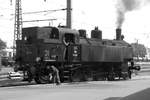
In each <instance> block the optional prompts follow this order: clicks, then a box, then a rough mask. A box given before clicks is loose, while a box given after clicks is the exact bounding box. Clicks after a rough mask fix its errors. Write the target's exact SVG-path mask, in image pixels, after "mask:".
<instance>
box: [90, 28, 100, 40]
mask: <svg viewBox="0 0 150 100" xmlns="http://www.w3.org/2000/svg"><path fill="white" fill-rule="evenodd" d="M91 38H95V39H101V40H102V31H101V30H99V29H98V27H95V29H94V30H92V31H91Z"/></svg>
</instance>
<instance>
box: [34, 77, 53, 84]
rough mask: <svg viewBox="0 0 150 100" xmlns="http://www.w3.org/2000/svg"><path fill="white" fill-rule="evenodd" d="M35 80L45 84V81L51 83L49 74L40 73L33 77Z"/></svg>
mask: <svg viewBox="0 0 150 100" xmlns="http://www.w3.org/2000/svg"><path fill="white" fill-rule="evenodd" d="M34 80H35V82H36V83H37V84H47V83H51V80H50V77H49V75H40V76H36V77H35V78H34Z"/></svg>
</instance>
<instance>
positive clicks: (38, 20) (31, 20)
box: [22, 19, 57, 22]
mask: <svg viewBox="0 0 150 100" xmlns="http://www.w3.org/2000/svg"><path fill="white" fill-rule="evenodd" d="M53 20H57V19H42V20H29V21H22V22H39V21H53Z"/></svg>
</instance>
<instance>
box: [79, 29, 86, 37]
mask: <svg viewBox="0 0 150 100" xmlns="http://www.w3.org/2000/svg"><path fill="white" fill-rule="evenodd" d="M79 35H80V37H83V38H86V30H84V29H80V30H79Z"/></svg>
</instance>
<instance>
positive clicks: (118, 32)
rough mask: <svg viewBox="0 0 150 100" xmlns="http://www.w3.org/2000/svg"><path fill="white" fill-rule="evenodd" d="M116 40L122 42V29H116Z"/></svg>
mask: <svg viewBox="0 0 150 100" xmlns="http://www.w3.org/2000/svg"><path fill="white" fill-rule="evenodd" d="M116 40H121V28H117V29H116Z"/></svg>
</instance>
